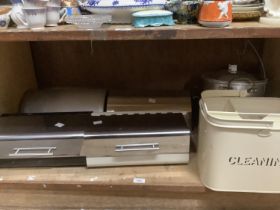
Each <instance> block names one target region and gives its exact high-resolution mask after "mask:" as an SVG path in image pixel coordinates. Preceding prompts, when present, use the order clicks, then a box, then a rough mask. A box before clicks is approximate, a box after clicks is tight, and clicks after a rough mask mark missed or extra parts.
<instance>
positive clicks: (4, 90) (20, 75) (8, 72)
mask: <svg viewBox="0 0 280 210" xmlns="http://www.w3.org/2000/svg"><path fill="white" fill-rule="evenodd" d="M36 87H37V81H36V77H35V72H34V69H33V61H32V56H31V50H30V46H29V43H19V42H11V43H3V42H2V43H0V113H13V112H17V111H18V107H19V104H20V100H21V97H22V96H23V94H24V92H25V91H26V90H28V89H30V88H36Z"/></svg>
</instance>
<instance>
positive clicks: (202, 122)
mask: <svg viewBox="0 0 280 210" xmlns="http://www.w3.org/2000/svg"><path fill="white" fill-rule="evenodd" d="M246 94H247V91H234V90H214V91H204V92H203V93H202V99H201V100H200V118H199V134H198V167H199V173H200V178H201V181H202V183H203V184H204V185H205V186H206V187H208V188H210V189H212V190H217V191H238V192H262V193H279V192H280V182H279V177H280V151H279V139H280V98H264V97H245V96H246Z"/></svg>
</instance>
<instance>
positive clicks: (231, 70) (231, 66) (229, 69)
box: [228, 64, 237, 74]
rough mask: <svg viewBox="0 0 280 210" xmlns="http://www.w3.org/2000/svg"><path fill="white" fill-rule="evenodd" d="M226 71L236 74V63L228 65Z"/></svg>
mask: <svg viewBox="0 0 280 210" xmlns="http://www.w3.org/2000/svg"><path fill="white" fill-rule="evenodd" d="M228 72H229V73H231V74H236V73H237V65H232V64H229V65H228Z"/></svg>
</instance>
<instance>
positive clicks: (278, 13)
mask: <svg viewBox="0 0 280 210" xmlns="http://www.w3.org/2000/svg"><path fill="white" fill-rule="evenodd" d="M265 10H266V11H267V14H266V16H265V17H261V19H260V22H261V23H264V24H271V25H280V1H279V0H265Z"/></svg>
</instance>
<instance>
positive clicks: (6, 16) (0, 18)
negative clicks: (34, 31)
mask: <svg viewBox="0 0 280 210" xmlns="http://www.w3.org/2000/svg"><path fill="white" fill-rule="evenodd" d="M11 9H12V8H11V7H9V6H0V30H1V29H7V28H8V26H9V23H10V20H11V18H10V15H11Z"/></svg>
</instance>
